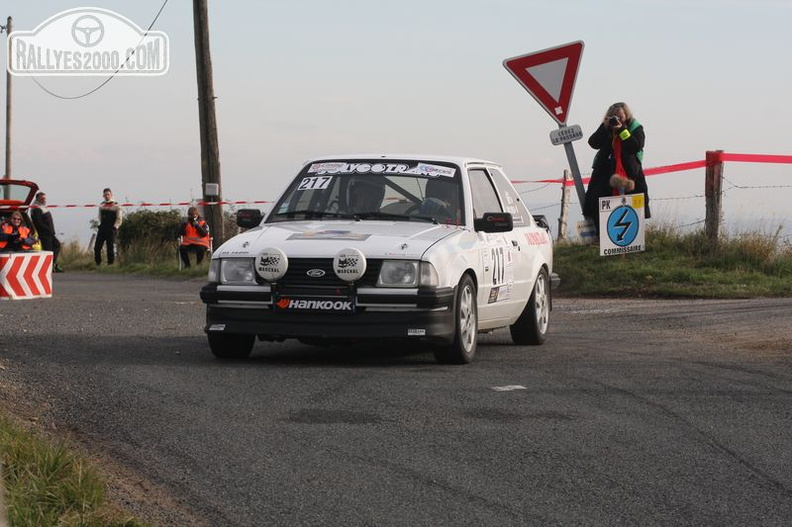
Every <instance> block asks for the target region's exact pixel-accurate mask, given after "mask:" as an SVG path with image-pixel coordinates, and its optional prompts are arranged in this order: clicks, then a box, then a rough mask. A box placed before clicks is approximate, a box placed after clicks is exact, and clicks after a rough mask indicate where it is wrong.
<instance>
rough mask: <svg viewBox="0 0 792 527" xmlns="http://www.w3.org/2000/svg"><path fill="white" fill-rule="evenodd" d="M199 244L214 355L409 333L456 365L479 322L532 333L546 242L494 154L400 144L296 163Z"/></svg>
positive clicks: (547, 291)
mask: <svg viewBox="0 0 792 527" xmlns="http://www.w3.org/2000/svg"><path fill="white" fill-rule="evenodd" d="M237 222H238V224H239V225H240V226H241V227H243V228H247V230H246V231H244V232H242V233H241V234H238V235H237V236H235V237H233V238H231V239H230V240H228V241H227V242H225V243H224V244H223V245H222V246H220V247H219V248H218V249H216V250H215V251H214V252H213V254H212V260H211V265H210V269H209V276H208V283H207V284H206V285H205V286H204V287H203V288H202V290H201V299H202V300H203V302H204V303H205V304H206V326H205V328H204V330H205V332H206V333H207V336H208V340H209V347H210V349H211V351H212V353H213V354H214V355H215V356H217V357H219V358H242V357H246V356H248V355H249V354H250V352H251V350H252V348H253V344H254V342H255V338H256V337H258V338H259V339H260V340H268V341H282V340H284V339H290V338H296V339H298V340H299V341H300V342H303V343H306V344H313V345H333V344H341V343H347V342H358V341H361V340H366V339H371V340H377V341H382V340H383V339H405V340H408V341H409V340H419V341H423V342H427V343H429V344H430V345H431V347H432V349H433V351H434V354H435V357H436V359H437V360H438V361H439V362H441V363H455V364H463V363H468V362H470V361H471V360H472V359H473V357H474V355H475V353H476V347H477V338H478V334H479V332H486V331H491V330H495V329H498V328H509V329H510V332H511V336H512V339H513V341H514V342H515V343H516V344H534V345H535V344H542V343H543V342H544V341H545V338H546V336H547V330H548V325H549V316H550V310H551V306H552V304H551V288H550V276H551V274H552V271H553V246H552V238H551V236H550V233H549V231H548V229H547V228H546V224H545V227H543V226H542V225H540V224H538V223H537V221H536V220H535V219H534V217H533V216H532V215H531V214H530V213H529V211H528V208H527V207H526V205H525V203H524V202H523V200H522V198H521V197H520V195H519V194H518V193H517V191H516V190H515V189H514V187H513V186H512V184H511V183H510V181H509V180H508V179H507V177H506V175H505V174H504V171H503V169H502V168H501V166H499V165H498V164H496V163H493V162H489V161H483V160H478V159H471V158H460V157H439V156H406V155H401V156H400V155H355V156H335V157H330V158H324V159H316V160H312V161H309V162H307V163H306V164H305V165H304V166H303V167H302V169H301V170H300V172H299V173H298V174H297V176H296V177H295V178H294V180H293V181H292V182H291V183H290V184H289V185H288V187H287V188H286V190H285V191H284V192H283V194H282V195H281V196H280V198H278V199H277V201H275V203H274V206H273V208H272V209H271V210H270V211H269V213H268V214H267V215H266V217H262V216H261V213H260V211H258V210H255V209H246V210H242V211H239V214H238V217H237Z"/></svg>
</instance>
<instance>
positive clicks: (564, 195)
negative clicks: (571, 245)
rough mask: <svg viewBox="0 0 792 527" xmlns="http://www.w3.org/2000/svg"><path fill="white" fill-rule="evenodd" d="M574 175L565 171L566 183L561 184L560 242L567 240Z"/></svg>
mask: <svg viewBox="0 0 792 527" xmlns="http://www.w3.org/2000/svg"><path fill="white" fill-rule="evenodd" d="M571 180H572V174H571V173H570V172H569V170H564V182H563V183H562V184H561V215H560V216H559V217H558V241H562V240H566V237H567V217H568V216H569V185H568V184H567V183H569V182H570V181H571Z"/></svg>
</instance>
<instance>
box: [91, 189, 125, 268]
mask: <svg viewBox="0 0 792 527" xmlns="http://www.w3.org/2000/svg"><path fill="white" fill-rule="evenodd" d="M102 197H104V201H103V202H102V203H101V204H100V205H99V229H98V232H97V233H96V243H94V260H95V261H96V265H101V264H102V246H103V245H107V265H113V263H115V240H116V234H117V233H118V229H119V227H121V222H122V221H123V213H122V212H121V207H119V206H118V202H117V201H116V200H114V199H113V191H112V190H110V189H109V188H106V189H104V190H103V191H102Z"/></svg>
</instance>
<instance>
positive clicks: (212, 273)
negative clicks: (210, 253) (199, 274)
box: [206, 260, 220, 284]
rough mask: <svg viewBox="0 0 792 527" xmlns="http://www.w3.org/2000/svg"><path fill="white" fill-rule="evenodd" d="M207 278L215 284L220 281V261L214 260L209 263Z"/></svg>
mask: <svg viewBox="0 0 792 527" xmlns="http://www.w3.org/2000/svg"><path fill="white" fill-rule="evenodd" d="M206 278H207V280H209V282H210V283H213V284H216V283H217V282H219V281H220V260H212V261H211V262H209V275H208V276H207V277H206Z"/></svg>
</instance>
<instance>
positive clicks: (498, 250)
mask: <svg viewBox="0 0 792 527" xmlns="http://www.w3.org/2000/svg"><path fill="white" fill-rule="evenodd" d="M468 179H469V181H470V189H471V196H472V202H473V203H472V204H473V216H474V217H475V218H481V217H482V216H483V215H484V213H486V212H504V210H505V209H504V207H503V205H502V204H501V200H500V198H499V196H498V192H497V190H496V187H495V185H494V184H493V181H492V178H491V176H490V174H489V172H488V171H487V170H486V169H485V168H471V169H469V170H468ZM476 236H477V238H478V240H477V242H478V251H479V262H480V266H479V269H480V275H479V283H478V297H477V300H478V308H479V325H480V327H481V328H482V329H484V328H487V327H494V326H497V325H498V324H497V321H499V320H501V319H504V318H508V317H509V316H510V314H511V312H512V311H513V310H514V308H513V305H512V304H513V303H514V275H515V251H516V249H517V247H516V245H514V243H513V239H514V236H513V234H512V233H509V232H505V233H487V232H477V233H476Z"/></svg>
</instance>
